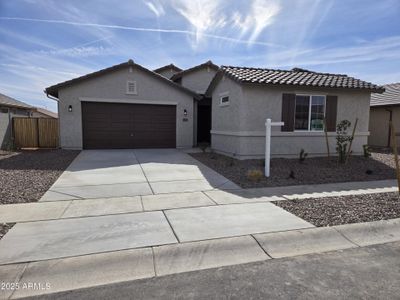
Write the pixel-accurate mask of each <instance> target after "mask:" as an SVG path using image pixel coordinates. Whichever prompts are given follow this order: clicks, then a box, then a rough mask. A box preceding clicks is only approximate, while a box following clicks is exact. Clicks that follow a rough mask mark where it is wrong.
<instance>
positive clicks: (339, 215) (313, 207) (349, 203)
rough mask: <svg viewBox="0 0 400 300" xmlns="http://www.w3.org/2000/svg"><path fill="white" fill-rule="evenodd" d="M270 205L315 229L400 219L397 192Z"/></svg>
mask: <svg viewBox="0 0 400 300" xmlns="http://www.w3.org/2000/svg"><path fill="white" fill-rule="evenodd" d="M273 203H274V204H275V205H277V206H279V207H282V208H283V209H285V210H287V211H289V212H291V213H292V214H294V215H296V216H298V217H300V218H302V219H303V220H306V221H307V222H310V223H311V224H314V225H315V226H318V227H321V226H334V225H341V224H349V223H361V222H371V221H378V220H387V219H395V218H400V196H399V193H397V192H396V193H381V194H366V195H352V196H342V197H328V198H317V199H298V200H283V201H276V202H273Z"/></svg>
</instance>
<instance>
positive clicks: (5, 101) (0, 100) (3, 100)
mask: <svg viewBox="0 0 400 300" xmlns="http://www.w3.org/2000/svg"><path fill="white" fill-rule="evenodd" d="M0 105H1V106H11V107H18V108H29V109H31V108H33V106H31V105H29V104H26V103H24V102H22V101H19V100H16V99H14V98H11V97H9V96H6V95H4V94H0Z"/></svg>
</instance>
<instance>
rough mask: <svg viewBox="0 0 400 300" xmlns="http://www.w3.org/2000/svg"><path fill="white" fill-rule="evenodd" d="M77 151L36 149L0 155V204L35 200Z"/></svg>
mask: <svg viewBox="0 0 400 300" xmlns="http://www.w3.org/2000/svg"><path fill="white" fill-rule="evenodd" d="M78 154H79V151H69V150H36V151H21V152H11V153H4V152H3V153H2V155H0V204H10V203H24V202H35V201H38V200H39V199H40V198H41V197H42V196H43V194H44V193H45V192H46V191H47V190H48V189H49V188H50V186H51V185H52V184H53V183H54V182H55V181H56V180H57V178H58V177H59V176H60V175H61V173H62V172H63V171H64V170H65V169H66V168H67V167H68V166H69V164H70V163H71V162H72V161H73V160H74V158H75V157H76V156H77V155H78Z"/></svg>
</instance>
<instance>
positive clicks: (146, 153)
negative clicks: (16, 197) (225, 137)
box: [40, 149, 240, 201]
mask: <svg viewBox="0 0 400 300" xmlns="http://www.w3.org/2000/svg"><path fill="white" fill-rule="evenodd" d="M214 189H219V190H221V189H222V190H229V189H240V188H239V187H238V186H237V185H236V184H234V183H233V182H231V181H230V180H228V179H226V178H225V177H223V176H222V175H220V174H218V173H217V172H215V171H213V170H212V169H210V168H208V167H206V166H205V165H203V164H201V163H200V162H198V161H197V160H195V159H194V158H192V157H191V156H189V155H188V154H186V153H184V152H182V151H178V150H176V149H145V150H86V151H82V152H81V153H80V154H79V156H78V157H77V158H76V159H75V160H74V161H73V162H72V164H71V165H70V166H69V167H68V169H67V170H66V171H65V172H64V173H63V174H62V175H61V176H60V178H59V179H58V180H57V181H56V182H55V183H54V184H53V186H52V187H51V188H50V190H49V191H48V192H47V193H46V194H45V195H44V196H43V197H42V199H41V200H40V201H58V200H71V199H90V198H112V197H128V196H143V195H151V194H166V193H175V192H179V193H182V192H198V191H210V190H214Z"/></svg>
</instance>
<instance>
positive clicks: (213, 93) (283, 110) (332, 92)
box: [207, 66, 384, 159]
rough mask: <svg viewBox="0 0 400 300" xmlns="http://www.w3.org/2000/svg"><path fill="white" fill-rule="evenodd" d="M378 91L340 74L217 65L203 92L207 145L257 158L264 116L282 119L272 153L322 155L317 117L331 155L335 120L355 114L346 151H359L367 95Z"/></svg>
mask: <svg viewBox="0 0 400 300" xmlns="http://www.w3.org/2000/svg"><path fill="white" fill-rule="evenodd" d="M383 91H384V88H382V87H379V86H377V85H374V84H371V83H368V82H365V81H361V80H359V79H354V78H352V77H348V76H346V75H341V74H326V73H317V72H312V71H308V70H303V69H298V68H295V69H293V70H290V71H282V70H270V69H260V68H243V67H229V66H223V67H221V68H220V70H219V72H218V74H217V75H216V76H215V78H214V80H213V82H212V83H211V84H210V87H209V89H208V91H207V95H208V96H210V97H212V130H211V137H212V138H211V146H212V149H213V150H215V151H216V152H220V153H223V154H226V155H230V156H235V157H237V158H239V159H247V158H261V157H263V156H264V151H265V120H266V119H267V118H270V119H272V121H275V122H277V121H283V122H284V123H285V125H284V126H283V127H282V128H280V127H274V128H273V129H272V138H271V154H272V155H273V156H280V157H295V156H298V155H299V153H300V151H301V149H304V150H305V151H306V152H307V153H309V154H310V155H313V156H318V155H324V154H325V153H326V152H327V147H326V141H325V137H324V130H323V128H324V126H323V119H324V118H326V123H327V131H328V136H329V145H330V151H331V153H334V152H335V142H336V140H335V136H336V134H335V130H336V124H337V123H338V122H340V121H342V120H349V121H350V122H352V124H354V122H355V120H356V118H358V125H357V129H356V133H355V138H354V141H353V147H352V150H353V153H354V154H360V153H362V146H363V145H364V144H367V139H368V121H369V120H368V117H369V102H370V96H371V93H376V92H377V93H382V92H383ZM349 133H350V134H351V128H350V130H349Z"/></svg>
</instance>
